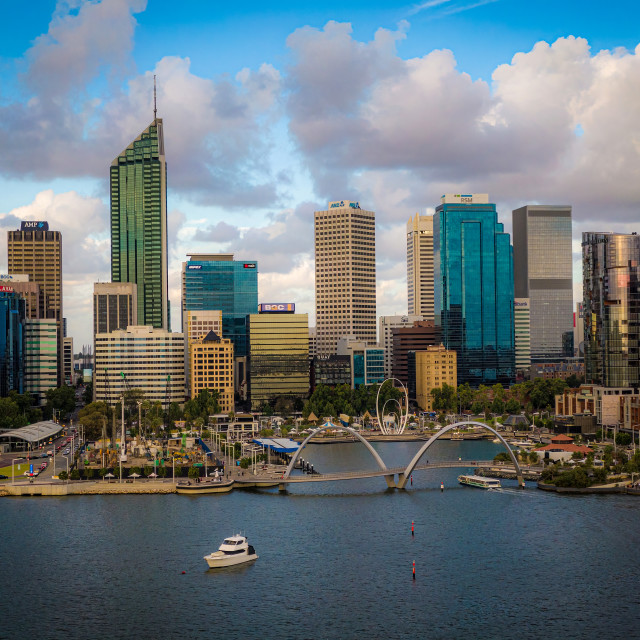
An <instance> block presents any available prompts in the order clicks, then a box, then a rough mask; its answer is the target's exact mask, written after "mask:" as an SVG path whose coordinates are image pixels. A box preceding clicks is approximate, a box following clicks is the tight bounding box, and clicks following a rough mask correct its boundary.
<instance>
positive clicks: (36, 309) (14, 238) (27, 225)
mask: <svg viewBox="0 0 640 640" xmlns="http://www.w3.org/2000/svg"><path fill="white" fill-rule="evenodd" d="M7 249H8V265H9V268H8V271H9V274H10V275H13V274H25V275H27V276H28V278H29V282H35V283H38V284H39V285H40V287H41V292H42V303H40V302H35V299H34V298H33V297H32V298H31V300H30V302H29V316H28V317H29V318H31V319H37V318H45V319H48V320H51V319H54V320H55V321H56V348H57V355H56V357H57V363H58V364H57V384H58V386H59V385H61V384H62V339H63V337H64V336H63V331H62V318H63V311H62V234H61V233H60V231H50V230H49V223H48V222H46V221H31V220H29V221H24V220H23V221H22V222H21V224H20V229H19V230H18V231H9V232H7ZM41 304H42V306H41Z"/></svg>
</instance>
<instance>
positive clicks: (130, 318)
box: [93, 282, 138, 336]
mask: <svg viewBox="0 0 640 640" xmlns="http://www.w3.org/2000/svg"><path fill="white" fill-rule="evenodd" d="M137 291H138V287H137V285H136V284H135V283H134V282H96V283H94V285H93V335H94V336H95V335H96V334H97V333H111V332H112V331H116V330H118V329H120V330H122V331H124V330H126V328H127V327H129V326H132V325H137V324H138V296H137Z"/></svg>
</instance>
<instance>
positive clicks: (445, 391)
mask: <svg viewBox="0 0 640 640" xmlns="http://www.w3.org/2000/svg"><path fill="white" fill-rule="evenodd" d="M431 397H432V398H433V408H434V409H435V410H436V411H451V410H454V409H455V407H456V401H457V394H456V389H455V387H452V386H449V385H448V384H447V383H446V382H445V383H443V385H442V386H441V387H435V388H434V389H431Z"/></svg>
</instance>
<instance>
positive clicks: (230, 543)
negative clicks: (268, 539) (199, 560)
mask: <svg viewBox="0 0 640 640" xmlns="http://www.w3.org/2000/svg"><path fill="white" fill-rule="evenodd" d="M204 559H205V560H206V561H207V564H208V565H209V568H210V569H216V568H217V567H231V566H233V565H235V564H243V563H244V562H253V561H254V560H257V559H258V556H257V555H256V550H255V549H254V548H253V547H252V546H251V545H250V544H249V543H248V542H247V538H246V537H245V536H241V535H239V534H238V535H235V536H231V537H229V538H225V539H224V540H223V541H222V544H221V545H220V547H219V548H218V550H217V551H214V552H213V553H210V554H209V555H208V556H205V557H204Z"/></svg>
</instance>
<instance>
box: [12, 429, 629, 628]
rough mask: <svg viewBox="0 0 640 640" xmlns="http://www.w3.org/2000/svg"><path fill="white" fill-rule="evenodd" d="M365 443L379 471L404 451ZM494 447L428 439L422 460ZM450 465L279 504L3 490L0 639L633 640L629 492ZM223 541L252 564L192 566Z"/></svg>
mask: <svg viewBox="0 0 640 640" xmlns="http://www.w3.org/2000/svg"><path fill="white" fill-rule="evenodd" d="M375 446H376V449H377V450H378V451H379V452H380V454H381V455H382V457H383V459H384V460H385V462H386V464H387V465H388V466H395V465H400V464H403V463H406V462H408V461H409V460H410V458H411V457H412V455H413V454H414V453H415V451H416V450H417V448H418V446H419V445H418V444H417V443H384V444H382V443H377V444H376V445H375ZM498 450H499V445H494V444H493V443H491V442H487V441H483V442H438V443H436V444H435V445H434V446H433V447H431V449H430V450H429V453H428V456H427V457H428V458H429V459H430V460H432V461H436V460H451V459H457V458H458V457H462V458H463V459H467V460H471V459H484V458H487V459H488V458H491V457H492V456H493V455H495V453H496V452H497V451H498ZM304 458H305V459H307V460H309V461H311V462H312V463H313V464H314V465H315V467H316V469H318V470H319V471H321V472H329V471H336V470H356V469H367V468H374V466H375V463H374V462H373V459H372V458H371V456H370V454H369V453H368V452H367V451H366V450H365V448H364V447H363V446H362V445H360V444H347V445H314V446H309V447H307V449H305V452H304ZM462 471H463V470H457V469H451V470H437V471H418V472H415V473H414V478H413V486H409V487H408V489H407V491H404V492H401V491H389V490H387V489H386V484H385V482H384V479H383V478H371V479H366V480H364V479H363V480H354V481H349V482H339V483H310V484H305V485H293V486H292V488H291V490H290V491H289V492H288V493H287V494H280V493H278V492H277V491H276V490H263V491H234V492H232V493H230V494H226V495H218V496H216V495H213V496H198V497H192V496H178V495H157V496H155V495H142V496H140V495H130V496H81V497H65V498H4V499H2V500H0V522H1V524H2V527H1V530H2V538H3V539H2V544H1V546H0V567H2V575H3V579H2V582H1V584H2V592H1V593H0V602H1V603H2V604H1V608H0V612H1V613H2V616H1V619H0V638H11V639H13V638H26V637H37V638H105V639H107V638H108V639H114V638H134V639H144V638H153V639H155V638H205V637H215V638H218V639H219V640H228V639H232V638H265V639H271V638H273V639H286V638H331V639H333V638H336V639H337V638H340V639H347V638H412V639H416V638H465V639H466V638H500V639H504V638H547V639H548V638H562V637H564V638H600V637H602V636H605V635H606V636H607V637H609V638H622V637H626V638H635V637H639V634H640V631H639V629H640V626H639V625H640V596H639V595H638V593H639V588H638V582H637V576H638V569H639V568H640V554H639V549H640V499H638V498H635V497H633V496H617V495H613V496H580V497H566V496H559V495H555V494H549V493H545V492H542V491H539V490H536V489H534V488H527V489H526V490H525V491H520V490H518V489H516V488H515V481H513V482H511V481H508V480H507V481H504V480H503V489H502V490H499V491H481V490H477V489H472V488H468V487H461V486H459V485H457V483H456V477H457V475H458V474H459V473H461V472H462ZM440 482H444V484H445V490H444V491H440ZM412 521H414V522H415V536H414V537H412V536H411V522H412ZM239 531H242V532H245V533H246V534H247V535H248V536H249V540H250V542H251V543H252V544H253V545H254V546H255V548H256V551H257V553H258V555H259V556H260V558H259V560H258V561H257V562H255V563H253V564H251V565H247V566H245V567H239V568H230V569H223V570H218V571H209V570H207V567H206V563H205V562H204V560H203V559H202V557H203V556H204V555H205V554H207V553H209V552H211V551H213V550H215V549H216V548H217V547H218V545H219V544H220V542H221V541H222V539H223V538H224V537H225V536H227V535H230V534H232V533H235V532H239ZM414 561H415V563H416V580H415V581H413V580H412V563H413V562H414ZM183 572H185V573H183Z"/></svg>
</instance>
